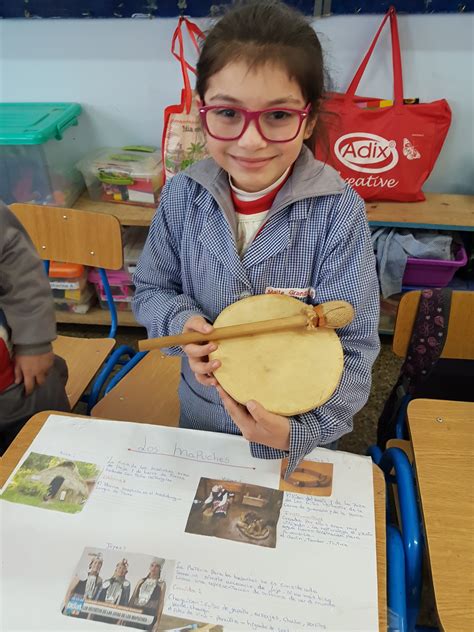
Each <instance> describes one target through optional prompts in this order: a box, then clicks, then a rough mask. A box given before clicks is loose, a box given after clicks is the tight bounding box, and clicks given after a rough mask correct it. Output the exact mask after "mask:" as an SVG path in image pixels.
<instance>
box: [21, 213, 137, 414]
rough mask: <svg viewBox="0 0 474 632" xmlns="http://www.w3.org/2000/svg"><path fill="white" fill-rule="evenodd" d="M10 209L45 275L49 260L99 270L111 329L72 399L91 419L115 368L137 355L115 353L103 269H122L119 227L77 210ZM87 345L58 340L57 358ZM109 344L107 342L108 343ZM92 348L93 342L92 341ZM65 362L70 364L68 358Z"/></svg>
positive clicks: (111, 309)
mask: <svg viewBox="0 0 474 632" xmlns="http://www.w3.org/2000/svg"><path fill="white" fill-rule="evenodd" d="M10 208H11V210H12V211H13V213H15V215H16V216H17V218H18V219H19V221H20V222H21V223H22V224H23V226H24V227H25V229H26V231H27V232H28V234H29V236H30V238H31V240H32V241H33V243H34V245H35V247H36V249H37V251H38V253H39V255H40V257H41V258H42V259H43V261H44V265H45V269H46V272H47V273H48V271H49V262H50V261H61V262H65V263H77V264H81V265H86V266H94V267H97V268H98V270H99V274H100V277H101V280H102V283H103V285H104V289H105V294H106V299H107V305H108V308H109V312H110V317H111V325H110V328H109V332H108V336H107V338H105V339H102V340H100V339H98V343H97V344H99V342H100V343H104V344H101V346H100V348H93V349H92V351H95V352H96V356H97V357H96V358H89V366H88V367H87V369H88V371H86V374H85V377H82V376H81V380H80V382H81V383H80V384H79V385H78V386H77V389H73V390H72V392H71V395H70V396H69V399H70V403H71V408H73V407H74V405H75V404H76V403H77V401H79V400H81V401H85V402H86V404H87V414H90V411H91V409H92V408H93V406H94V405H95V404H96V403H97V401H98V399H99V397H100V393H101V391H102V389H103V387H104V385H105V383H106V381H107V379H108V378H109V376H110V374H111V373H112V371H113V370H114V368H115V367H116V366H117V365H123V364H126V362H127V361H128V360H129V359H130V358H133V357H134V355H135V354H136V351H135V350H134V349H132V348H131V347H129V346H127V345H121V346H119V347H117V348H116V349H114V350H113V351H112V349H113V347H114V346H115V335H116V333H117V323H118V319H117V310H116V307H115V303H114V299H113V295H112V291H111V289H110V284H109V281H108V278H107V274H106V271H105V269H106V268H107V269H112V270H118V269H120V268H121V267H122V265H123V247H122V236H121V226H120V222H119V220H118V219H117V218H116V217H114V216H112V215H107V214H103V213H94V212H90V211H81V210H77V209H69V208H60V207H52V206H40V205H36V204H12V205H11V207H10ZM86 340H87V341H88V342H90V341H93V340H95V339H74V338H69V337H65V336H58V339H57V341H55V343H53V349H54V347H55V346H56V347H57V346H58V345H59V351H58V353H59V354H60V355H61V344H62V343H63V344H67V346H68V348H69V347H70V346H71V344H72V351H73V352H76V353H78V352H79V347H80V342H81V341H82V343H83V344H84V343H85V341H86ZM107 340H108V341H109V342H106V341H107ZM92 344H94V343H93V342H92ZM62 355H64V353H63V354H62ZM65 359H66V362H67V360H68V357H66V358H65ZM97 371H99V373H98V374H97V377H96V378H95V379H94V380H93V382H92V386H91V390H90V394H89V395H87V396H84V391H85V390H86V388H87V386H88V385H89V384H90V383H91V380H92V378H93V377H94V375H95V374H96V373H97ZM87 378H89V379H87ZM74 379H75V376H74V375H72V376H70V380H71V381H74ZM69 384H70V381H69V380H68V386H69Z"/></svg>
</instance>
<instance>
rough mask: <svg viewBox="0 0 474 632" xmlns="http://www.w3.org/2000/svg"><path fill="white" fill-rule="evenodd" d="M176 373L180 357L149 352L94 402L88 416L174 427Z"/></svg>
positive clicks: (177, 372) (177, 407)
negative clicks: (115, 384) (103, 395)
mask: <svg viewBox="0 0 474 632" xmlns="http://www.w3.org/2000/svg"><path fill="white" fill-rule="evenodd" d="M180 373H181V358H179V357H176V356H163V355H162V354H161V352H160V351H150V352H149V353H147V355H146V356H145V357H144V358H143V359H142V360H141V361H140V362H139V363H138V364H137V365H136V366H135V367H134V368H133V369H132V370H131V371H130V372H129V373H127V375H125V376H124V378H123V379H122V380H120V382H119V383H118V384H117V386H115V387H114V388H113V389H112V390H111V391H109V393H107V395H105V397H103V398H102V399H101V400H100V401H99V402H97V404H96V405H95V406H94V408H93V409H92V411H91V414H92V416H93V417H101V418H103V419H114V420H117V421H137V422H142V423H148V424H157V425H161V426H177V425H178V423H179V399H178V384H179V379H180Z"/></svg>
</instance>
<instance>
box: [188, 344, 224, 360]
mask: <svg viewBox="0 0 474 632" xmlns="http://www.w3.org/2000/svg"><path fill="white" fill-rule="evenodd" d="M216 349H217V345H216V343H215V342H209V343H207V344H205V345H195V344H189V345H185V346H184V347H183V351H184V353H185V354H186V355H187V356H188V358H202V357H203V356H208V355H209V354H210V353H212V352H213V351H215V350H216Z"/></svg>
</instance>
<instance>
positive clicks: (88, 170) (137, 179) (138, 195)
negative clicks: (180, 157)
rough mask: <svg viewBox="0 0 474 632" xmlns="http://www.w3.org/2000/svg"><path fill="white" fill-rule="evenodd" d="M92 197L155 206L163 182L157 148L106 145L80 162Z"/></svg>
mask: <svg viewBox="0 0 474 632" xmlns="http://www.w3.org/2000/svg"><path fill="white" fill-rule="evenodd" d="M77 167H78V169H80V170H81V171H82V173H83V175H84V179H85V181H86V184H87V190H88V191H89V195H90V197H91V198H92V199H93V200H102V201H103V202H120V203H121V204H137V205H139V206H151V207H153V208H154V207H156V206H157V204H158V200H159V194H160V190H161V186H162V184H163V178H162V166H161V155H160V153H159V151H157V150H156V147H148V146H126V147H104V148H101V149H99V150H96V151H95V152H93V153H92V154H89V155H88V156H85V157H84V158H83V159H82V160H80V161H79V162H78V164H77Z"/></svg>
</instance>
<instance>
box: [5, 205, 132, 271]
mask: <svg viewBox="0 0 474 632" xmlns="http://www.w3.org/2000/svg"><path fill="white" fill-rule="evenodd" d="M10 209H11V210H12V212H13V213H14V214H15V215H16V217H17V218H18V219H19V220H20V222H21V223H22V224H23V226H24V227H25V229H26V231H27V233H28V234H29V236H30V238H31V240H32V241H33V243H34V245H35V247H36V249H37V251H38V253H39V255H40V257H41V258H42V259H44V260H47V261H61V262H63V263H79V264H82V265H87V266H94V267H98V268H107V269H109V270H120V268H121V267H122V266H123V248H122V232H121V227H120V222H119V220H118V219H117V218H116V217H114V216H113V215H108V214H105V213H95V212H92V211H81V210H77V209H72V208H60V207H56V206H41V205H37V204H11V205H10Z"/></svg>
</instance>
